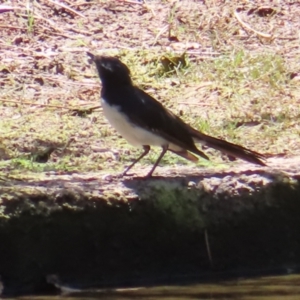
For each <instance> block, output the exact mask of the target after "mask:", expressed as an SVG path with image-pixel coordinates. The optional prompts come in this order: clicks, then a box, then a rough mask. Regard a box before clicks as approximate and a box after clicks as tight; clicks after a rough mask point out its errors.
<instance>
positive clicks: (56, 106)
mask: <svg viewBox="0 0 300 300" xmlns="http://www.w3.org/2000/svg"><path fill="white" fill-rule="evenodd" d="M0 101H1V102H10V103H17V104H25V105H32V106H42V107H54V108H61V109H67V110H75V109H78V108H75V107H66V106H60V105H51V104H40V103H32V102H26V101H25V102H20V101H17V100H5V99H0ZM84 105H95V103H86V104H84ZM96 108H99V105H97V106H96V107H92V108H91V109H93V110H94V109H96Z"/></svg>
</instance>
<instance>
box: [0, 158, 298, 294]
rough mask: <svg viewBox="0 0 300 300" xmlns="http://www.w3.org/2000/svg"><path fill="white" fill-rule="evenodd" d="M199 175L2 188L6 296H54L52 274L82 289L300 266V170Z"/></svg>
mask: <svg viewBox="0 0 300 300" xmlns="http://www.w3.org/2000/svg"><path fill="white" fill-rule="evenodd" d="M285 165H286V166H287V164H285ZM161 170H162V168H161V169H160V171H161ZM193 171H194V170H191V169H188V168H176V169H173V170H172V169H169V170H168V174H164V177H160V178H153V179H150V180H144V179H139V178H128V179H113V178H109V176H108V177H106V179H101V176H102V175H103V174H102V175H101V174H60V175H59V174H50V173H48V174H42V175H40V176H39V178H38V179H35V175H30V174H27V175H26V179H24V180H23V181H16V180H11V179H10V180H6V181H3V182H1V184H2V185H1V187H0V192H1V196H0V201H1V202H0V214H1V217H0V241H1V243H0V275H1V277H2V281H3V284H4V294H6V295H7V294H24V293H33V292H47V291H50V290H51V289H52V287H53V286H51V285H50V284H49V283H47V281H46V278H47V276H49V275H56V276H58V277H59V278H60V279H61V280H62V281H63V282H64V283H67V284H70V285H73V286H80V287H90V286H97V287H101V286H102V287H112V286H135V285H140V284H152V283H155V282H168V281H172V280H173V279H174V278H180V276H183V275H193V276H201V275H203V274H206V276H209V274H210V275H213V274H214V273H215V272H219V271H224V272H227V271H242V272H244V271H245V272H247V271H251V270H255V269H258V268H259V269H267V268H271V269H272V268H289V267H291V268H293V266H296V265H297V264H299V263H300V235H299V232H300V218H299V215H300V187H299V181H298V179H299V178H300V177H299V175H298V174H297V172H296V171H295V169H292V168H290V170H289V172H288V170H285V171H284V172H277V171H276V172H275V171H274V170H271V169H268V170H267V169H258V168H253V169H249V165H247V166H246V165H243V166H242V167H240V168H239V169H237V168H236V169H235V170H234V172H233V171H230V172H224V171H222V172H221V171H220V172H216V170H206V171H203V172H201V170H200V171H199V170H197V172H198V174H195V172H193ZM180 174H181V175H180ZM182 174H184V175H182Z"/></svg>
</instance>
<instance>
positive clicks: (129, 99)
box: [87, 52, 265, 177]
mask: <svg viewBox="0 0 300 300" xmlns="http://www.w3.org/2000/svg"><path fill="white" fill-rule="evenodd" d="M87 54H88V56H89V57H91V59H92V60H93V61H94V62H95V64H96V67H97V70H98V74H99V77H100V79H101V82H102V91H101V98H102V99H101V101H102V107H103V112H104V115H105V116H106V118H107V119H108V121H109V123H110V124H111V125H112V126H113V127H114V128H115V129H116V130H117V131H118V132H119V133H120V134H121V135H122V136H123V137H124V138H125V139H126V140H127V141H128V142H129V143H130V144H132V145H133V146H138V147H143V148H144V152H143V153H142V154H141V155H140V156H139V157H138V158H137V159H135V160H134V161H133V163H132V164H131V165H130V166H129V167H127V168H126V169H125V171H124V172H123V175H125V174H126V173H127V172H128V171H129V170H130V169H131V168H132V167H133V166H134V165H135V164H136V163H137V162H138V161H139V160H140V159H142V158H143V157H144V156H145V155H147V154H148V152H149V151H150V146H160V147H162V152H161V154H160V155H159V157H158V159H157V160H156V162H155V164H154V165H153V167H152V169H151V170H150V172H149V173H148V175H147V176H146V177H151V175H152V173H153V172H154V170H155V168H156V167H157V165H158V164H159V162H160V160H161V159H162V157H163V156H164V155H165V153H166V152H167V150H169V151H171V152H173V153H176V154H177V155H180V156H182V157H184V158H186V159H188V160H190V161H197V160H198V158H197V157H196V156H195V155H194V154H196V155H198V156H201V157H203V158H205V159H209V158H208V157H207V156H206V155H205V154H204V153H203V152H202V151H200V150H199V149H198V148H197V147H196V146H195V142H199V143H201V144H203V145H206V146H208V147H212V148H214V149H217V150H219V151H222V152H224V153H227V154H229V155H231V156H235V157H238V158H241V159H243V160H246V161H248V162H250V163H254V164H258V165H261V166H265V164H264V162H263V161H262V160H263V159H264V158H265V157H264V156H263V155H262V154H259V153H258V152H255V151H252V150H249V149H247V148H245V147H243V146H239V145H235V144H233V143H229V142H227V141H224V140H221V139H218V138H214V137H211V136H209V135H206V134H204V133H202V132H199V131H197V130H196V129H194V128H192V127H191V126H189V125H188V124H186V123H185V122H184V121H183V120H181V119H180V118H179V117H177V116H176V115H174V114H173V113H172V112H171V111H169V110H168V109H166V108H165V107H164V106H163V105H162V104H161V103H159V102H158V101H157V100H155V99H154V98H153V97H151V96H150V95H148V94H147V93H145V92H144V91H143V90H141V89H139V88H138V87H136V86H134V85H133V83H132V81H131V78H130V71H129V69H128V67H127V66H126V65H125V64H123V63H122V62H121V61H120V60H119V59H118V58H115V57H109V56H97V55H93V54H92V53H89V52H87Z"/></svg>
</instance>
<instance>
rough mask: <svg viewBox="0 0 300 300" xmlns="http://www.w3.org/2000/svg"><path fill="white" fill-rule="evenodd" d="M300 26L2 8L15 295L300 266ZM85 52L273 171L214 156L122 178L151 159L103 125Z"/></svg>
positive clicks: (244, 5) (11, 4) (235, 18)
mask: <svg viewBox="0 0 300 300" xmlns="http://www.w3.org/2000/svg"><path fill="white" fill-rule="evenodd" d="M299 16H300V3H299V2H298V1H279V0H278V1H246V0H245V1H238V0H236V1H235V0H233V1H218V0H215V1H151V0H148V1H135V0H127V1H104V0H103V1H101V0H98V1H97V0H94V1H88V0H86V1H84V0H75V1H71V0H63V1H54V0H43V1H36V0H33V1H21V0H11V1H5V2H4V1H1V0H0V30H1V35H0V86H1V92H0V241H1V242H0V275H1V280H2V281H3V286H4V294H28V293H32V292H37V293H40V292H43V293H45V291H46V293H47V292H49V290H47V288H49V281H47V280H46V279H47V278H49V276H52V275H54V276H56V275H57V276H58V278H59V279H61V280H62V282H63V283H68V284H69V283H70V284H71V285H72V286H73V284H75V286H82V287H87V286H89V285H91V284H95V285H96V286H98V285H99V284H100V286H102V287H107V286H120V283H121V286H130V285H132V286H136V284H137V282H138V281H136V280H137V279H139V280H140V279H145V278H146V279H147V278H148V279H149V278H150V279H151V278H152V279H155V280H156V279H160V278H161V276H162V274H163V276H165V278H168V279H170V278H172V276H175V275H182V274H190V273H193V274H194V272H196V274H202V273H203V272H204V274H205V276H207V274H208V273H209V272H211V273H214V272H216V271H217V272H218V271H222V272H223V271H232V270H241V269H242V270H245V269H250V270H252V269H253V268H257V270H261V269H262V268H265V269H266V270H274V268H280V270H282V269H284V270H286V269H287V268H288V270H295V269H294V266H295V265H297V266H299V257H300V254H299V253H300V240H299V228H300V223H299V211H300V206H299V198H300V197H299V194H300V190H299V179H300V168H299V160H300V159H299V158H300V123H299V116H300V110H299V102H300V100H299V99H300V86H299V80H300V74H299V59H300V50H299V49H300V48H299V44H300V43H299V39H300V37H299V30H300V22H299ZM86 51H89V52H92V53H96V54H104V55H116V56H118V57H119V58H120V59H121V60H122V61H123V62H124V63H126V64H127V65H128V67H129V68H130V70H131V73H132V78H133V81H134V82H135V83H136V84H137V85H138V86H139V87H141V88H143V89H144V90H145V91H146V92H148V93H149V94H151V95H152V96H154V97H155V98H157V99H158V100H159V101H161V102H162V103H163V104H164V105H165V106H167V107H168V108H169V109H170V110H172V111H173V112H174V113H176V114H178V115H179V116H180V117H181V118H182V119H184V120H185V121H186V122H188V123H189V124H191V125H192V126H193V127H195V128H197V129H199V130H202V131H203V132H205V133H207V134H210V135H213V136H216V137H220V138H223V139H226V140H228V141H231V142H234V143H238V144H241V145H243V146H246V147H248V148H251V149H253V150H255V151H258V152H260V153H263V154H265V156H266V158H267V164H268V167H264V168H263V167H258V166H252V165H249V164H247V163H244V162H241V161H238V160H237V161H231V160H230V159H229V158H228V157H226V156H224V155H222V154H221V155H220V153H218V152H216V151H212V150H211V149H205V148H204V149H203V150H204V151H205V153H206V154H207V155H208V156H209V157H210V158H211V161H202V160H199V163H197V164H191V163H189V162H186V161H185V160H183V159H181V158H178V157H176V156H174V155H173V154H168V155H166V156H165V157H164V159H163V161H162V162H161V164H160V166H159V167H158V168H157V170H156V172H155V173H154V175H156V176H157V177H155V178H153V179H151V180H143V179H141V178H139V177H136V176H133V177H128V178H122V179H120V178H117V177H114V176H112V175H115V174H119V173H120V172H121V171H122V170H123V169H124V167H125V166H126V165H128V164H129V163H130V162H132V160H133V159H134V158H135V157H136V156H137V155H138V154H139V153H140V150H139V149H135V148H133V147H131V146H129V145H128V143H127V142H126V141H124V139H122V138H121V137H120V136H119V135H117V134H116V133H115V131H114V130H113V129H112V128H111V127H110V126H109V124H108V123H107V121H106V120H105V118H104V117H103V115H102V111H101V107H100V101H99V98H100V96H99V93H100V88H101V86H100V82H99V79H98V77H97V74H96V70H95V67H94V66H93V65H91V64H90V62H89V61H88V57H87V55H86ZM158 151H159V150H158ZM158 151H157V150H154V151H153V152H152V151H151V153H150V155H149V156H148V157H147V158H145V159H143V160H142V161H141V162H140V164H138V165H137V166H136V167H135V168H134V170H133V172H134V173H135V175H138V176H143V175H145V174H147V172H148V171H149V168H150V165H151V163H153V161H155V160H156V158H157V155H158ZM12 200H13V201H12ZM74 261H76V263H75V264H74ZM287 266H288V267H287ZM290 266H291V267H290ZM201 272H202V273H201ZM55 278H56V277H55ZM165 278H164V279H163V280H165ZM124 279H125V281H124ZM155 280H154V281H151V280H150V282H151V284H153V282H155ZM140 282H141V284H144V283H143V281H142V280H141V281H140ZM1 283H2V282H0V284H1ZM51 284H52V285H51V288H52V289H53V282H52V283H51Z"/></svg>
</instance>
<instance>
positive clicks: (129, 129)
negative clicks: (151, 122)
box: [101, 99, 169, 146]
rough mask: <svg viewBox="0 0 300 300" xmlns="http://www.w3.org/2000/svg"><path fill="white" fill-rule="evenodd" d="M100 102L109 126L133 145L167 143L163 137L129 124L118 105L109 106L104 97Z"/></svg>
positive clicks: (161, 144) (159, 144)
mask: <svg viewBox="0 0 300 300" xmlns="http://www.w3.org/2000/svg"><path fill="white" fill-rule="evenodd" d="M101 102H102V107H103V113H104V115H105V117H106V118H107V120H108V121H109V123H110V124H111V126H113V127H114V128H115V129H116V130H117V131H118V132H119V133H120V134H121V135H122V137H123V138H125V139H126V140H127V141H128V142H129V143H130V144H132V145H133V146H144V145H149V146H163V145H167V144H169V143H168V141H167V140H165V139H164V138H162V137H159V136H157V135H155V134H153V133H151V132H149V131H147V130H144V129H142V128H140V127H137V126H135V125H133V124H131V123H130V122H129V121H128V118H127V117H126V116H125V115H124V114H122V113H121V112H120V108H119V107H118V106H111V105H109V104H108V103H107V102H106V101H105V100H104V99H102V101H101Z"/></svg>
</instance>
